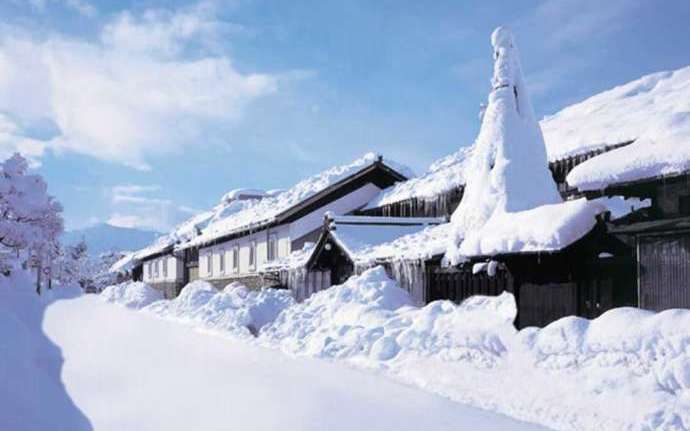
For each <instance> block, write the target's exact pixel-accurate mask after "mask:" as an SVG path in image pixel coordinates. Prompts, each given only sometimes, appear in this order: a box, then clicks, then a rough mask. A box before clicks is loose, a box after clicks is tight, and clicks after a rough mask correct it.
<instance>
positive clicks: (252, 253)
mask: <svg viewBox="0 0 690 431" xmlns="http://www.w3.org/2000/svg"><path fill="white" fill-rule="evenodd" d="M255 266H256V241H252V242H251V243H249V267H250V268H254V267H255Z"/></svg>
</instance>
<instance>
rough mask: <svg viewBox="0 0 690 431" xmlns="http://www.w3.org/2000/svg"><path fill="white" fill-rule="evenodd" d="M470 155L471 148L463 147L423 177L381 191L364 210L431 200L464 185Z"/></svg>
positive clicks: (438, 163) (438, 162) (431, 168)
mask: <svg viewBox="0 0 690 431" xmlns="http://www.w3.org/2000/svg"><path fill="white" fill-rule="evenodd" d="M471 155H472V147H465V148H461V149H460V150H459V151H457V152H455V153H453V154H449V155H447V156H445V157H443V158H441V159H439V160H437V161H435V162H434V163H432V164H431V166H429V169H428V170H427V171H426V173H424V174H423V175H421V176H419V177H417V178H411V179H409V180H407V181H401V182H399V183H396V184H395V185H392V186H391V187H388V188H387V189H385V190H382V191H381V193H379V194H378V196H376V197H375V198H374V199H372V200H371V202H369V204H367V206H366V208H376V207H380V206H383V205H387V204H391V203H393V202H400V201H403V200H405V199H410V198H418V199H432V198H434V197H436V196H438V195H440V194H443V193H445V192H447V191H450V190H452V189H454V188H456V187H459V186H462V185H464V184H465V171H466V170H467V169H468V165H469V161H470V160H471V158H472V157H471Z"/></svg>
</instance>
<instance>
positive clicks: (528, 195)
mask: <svg viewBox="0 0 690 431" xmlns="http://www.w3.org/2000/svg"><path fill="white" fill-rule="evenodd" d="M491 43H492V45H493V49H494V74H493V78H492V80H491V83H492V91H491V94H490V95H489V100H488V104H487V106H486V109H485V110H484V112H483V114H482V116H481V117H482V125H481V129H480V131H479V135H478V136H477V140H476V141H475V149H474V154H473V160H472V164H471V168H470V171H469V173H468V177H467V182H466V186H465V193H464V196H463V199H462V201H461V202H460V205H459V206H458V208H457V209H456V210H455V212H454V213H453V216H452V217H451V221H452V223H453V225H454V227H455V235H454V238H453V242H452V244H451V245H450V248H449V252H450V253H449V255H452V254H453V253H452V252H453V251H457V248H458V244H459V243H460V242H461V241H462V240H463V238H464V237H465V235H466V234H467V233H470V232H476V231H478V230H479V229H480V228H481V227H482V226H484V225H485V224H486V223H487V221H488V220H489V219H490V218H491V217H492V216H495V215H496V214H497V213H507V212H517V211H523V210H527V209H530V208H535V207H537V206H540V205H546V204H554V203H558V202H561V201H562V200H561V197H560V195H559V194H558V190H557V188H556V184H555V182H554V181H553V178H552V176H551V172H550V171H549V169H548V161H547V155H546V146H545V144H544V137H543V136H542V132H541V129H540V127H539V123H538V122H537V121H536V119H535V116H534V111H533V109H532V104H531V103H530V98H529V95H528V94H527V89H526V87H525V83H524V79H523V77H522V69H521V66H520V59H519V53H518V49H517V46H516V44H515V40H514V39H513V35H512V33H511V32H510V30H508V29H507V28H504V27H499V28H497V29H496V30H495V31H494V32H493V34H492V35H491ZM447 256H448V255H447ZM451 261H457V256H456V257H452V256H451Z"/></svg>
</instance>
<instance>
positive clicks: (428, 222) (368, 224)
mask: <svg viewBox="0 0 690 431" xmlns="http://www.w3.org/2000/svg"><path fill="white" fill-rule="evenodd" d="M445 221H446V220H445V219H444V218H435V217H428V218H426V217H415V218H410V217H360V216H346V217H335V218H334V219H333V221H332V222H331V228H330V234H331V237H332V238H333V239H334V240H335V241H336V242H337V243H338V245H340V246H341V247H342V248H343V250H345V252H346V253H347V254H348V255H349V256H350V258H351V259H352V260H354V261H355V262H361V261H369V260H374V259H382V258H387V257H391V256H394V255H399V254H400V252H401V251H402V250H400V248H399V246H400V245H401V244H398V243H396V240H398V239H400V238H402V237H407V236H409V235H412V234H417V233H419V232H420V231H423V230H425V229H427V228H428V227H430V226H435V225H438V224H441V223H444V222H445Z"/></svg>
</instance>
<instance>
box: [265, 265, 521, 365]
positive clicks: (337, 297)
mask: <svg viewBox="0 0 690 431" xmlns="http://www.w3.org/2000/svg"><path fill="white" fill-rule="evenodd" d="M511 301H512V312H510V311H509V310H510V308H511V305H510V303H511ZM411 304H412V300H411V298H410V297H409V294H408V293H407V292H406V291H405V290H403V289H401V288H399V287H398V285H397V284H396V283H395V282H394V281H393V280H391V279H390V278H388V276H387V275H386V272H385V270H384V269H383V267H380V266H378V267H375V268H372V269H369V270H367V271H365V272H363V273H362V274H361V275H359V276H354V277H351V278H350V279H349V280H348V281H347V282H345V283H344V284H342V285H339V286H333V287H331V288H329V289H326V290H323V291H321V292H318V293H316V294H314V295H312V296H311V297H309V298H308V299H307V300H306V301H304V302H303V303H301V304H296V305H294V306H292V307H290V308H288V309H286V310H285V311H284V312H283V313H281V314H280V315H279V316H278V318H277V319H276V320H275V321H274V322H273V323H272V324H270V325H268V326H266V327H264V329H263V330H262V331H261V336H260V340H261V341H262V342H263V343H264V344H266V345H272V346H275V345H278V346H280V347H281V348H282V349H283V350H285V351H287V352H290V353H293V354H300V355H308V356H315V357H322V358H351V359H354V360H356V361H357V362H359V363H362V364H364V365H366V366H371V367H379V366H381V363H382V361H384V362H385V361H390V360H393V359H394V358H395V359H396V360H400V358H403V357H406V356H414V357H419V356H426V357H429V356H437V357H440V358H444V359H450V358H453V360H469V361H472V362H473V363H475V364H476V365H478V366H480V367H483V368H486V367H491V366H493V365H494V364H495V363H496V360H497V358H499V357H500V356H501V355H502V354H504V353H505V346H504V345H503V344H502V343H501V342H500V340H499V339H498V338H497V336H496V335H495V334H496V333H501V332H502V331H505V330H507V331H509V332H515V330H514V329H513V328H512V320H513V319H514V318H515V303H514V300H512V296H510V295H509V294H506V295H505V296H503V297H500V299H491V300H489V299H484V300H474V302H473V303H472V304H470V305H466V306H464V307H462V306H457V305H455V304H453V303H452V302H450V301H437V302H434V303H431V304H429V305H427V306H426V307H424V308H415V307H412V306H411ZM491 310H500V312H493V311H491ZM508 314H509V315H510V316H507V315H508ZM497 327H500V328H502V329H497V330H496V331H492V330H491V328H497Z"/></svg>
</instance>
